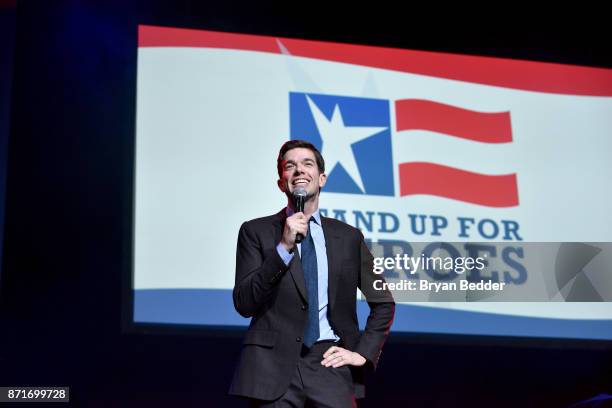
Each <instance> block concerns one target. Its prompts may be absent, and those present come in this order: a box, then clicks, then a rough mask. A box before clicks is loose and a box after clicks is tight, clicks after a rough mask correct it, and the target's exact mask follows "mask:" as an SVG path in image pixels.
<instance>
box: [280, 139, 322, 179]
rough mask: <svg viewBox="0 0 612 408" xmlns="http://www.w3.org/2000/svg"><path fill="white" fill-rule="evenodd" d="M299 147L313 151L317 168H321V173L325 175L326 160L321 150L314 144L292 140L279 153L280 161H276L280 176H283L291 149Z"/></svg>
mask: <svg viewBox="0 0 612 408" xmlns="http://www.w3.org/2000/svg"><path fill="white" fill-rule="evenodd" d="M298 147H303V148H306V149H309V150H311V151H312V152H313V153H314V156H315V160H316V161H317V167H318V168H319V173H325V160H323V156H322V155H321V152H320V151H319V149H317V148H316V147H315V146H314V145H313V144H312V143H310V142H307V141H305V140H290V141H288V142H285V144H283V145H282V146H281V148H280V150H279V152H278V159H276V169H277V170H278V176H279V177H281V176H282V174H283V160H285V154H287V152H288V151H289V150H291V149H296V148H298Z"/></svg>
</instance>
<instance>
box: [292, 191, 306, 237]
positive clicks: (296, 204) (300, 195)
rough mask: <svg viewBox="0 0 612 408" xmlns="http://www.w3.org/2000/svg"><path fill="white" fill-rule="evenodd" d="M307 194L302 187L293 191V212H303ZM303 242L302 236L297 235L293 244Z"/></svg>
mask: <svg viewBox="0 0 612 408" xmlns="http://www.w3.org/2000/svg"><path fill="white" fill-rule="evenodd" d="M307 195H308V193H307V192H306V189H305V188H304V187H298V188H296V189H295V190H294V191H293V208H295V212H304V203H305V202H306V196H307ZM303 240H304V235H302V234H300V233H298V234H297V235H296V236H295V243H296V244H299V243H300V242H302V241H303Z"/></svg>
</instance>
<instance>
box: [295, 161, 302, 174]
mask: <svg viewBox="0 0 612 408" xmlns="http://www.w3.org/2000/svg"><path fill="white" fill-rule="evenodd" d="M302 173H304V166H303V165H301V164H299V163H298V164H296V165H295V172H294V174H302Z"/></svg>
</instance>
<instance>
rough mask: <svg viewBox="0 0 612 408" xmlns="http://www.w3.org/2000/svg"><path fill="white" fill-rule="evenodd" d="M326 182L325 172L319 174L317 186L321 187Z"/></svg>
mask: <svg viewBox="0 0 612 408" xmlns="http://www.w3.org/2000/svg"><path fill="white" fill-rule="evenodd" d="M326 182H327V174H325V173H321V174H319V186H320V187H323V186H324V185H325V183H326Z"/></svg>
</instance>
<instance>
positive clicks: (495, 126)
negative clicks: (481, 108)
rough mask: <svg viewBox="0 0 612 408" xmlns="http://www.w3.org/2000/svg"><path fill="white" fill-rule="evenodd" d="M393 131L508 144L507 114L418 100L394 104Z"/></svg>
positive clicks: (509, 138)
mask: <svg viewBox="0 0 612 408" xmlns="http://www.w3.org/2000/svg"><path fill="white" fill-rule="evenodd" d="M395 115H396V118H397V130H398V131H401V130H411V129H423V130H431V131H434V132H439V133H446V134H449V135H453V136H457V137H461V138H464V139H470V140H476V141H479V142H486V143H506V142H511V141H512V127H511V125H510V112H499V113H484V112H476V111H471V110H467V109H462V108H457V107H455V106H451V105H445V104H442V103H437V102H431V101H425V100H420V99H401V100H398V101H395Z"/></svg>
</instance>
